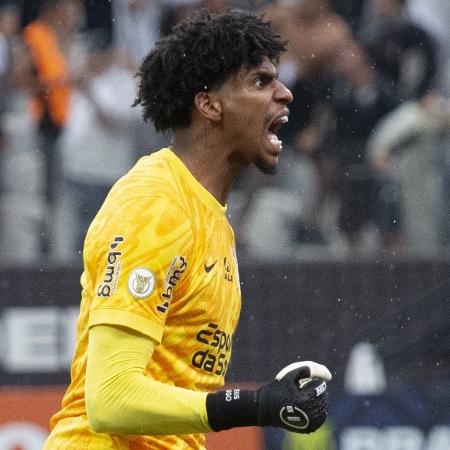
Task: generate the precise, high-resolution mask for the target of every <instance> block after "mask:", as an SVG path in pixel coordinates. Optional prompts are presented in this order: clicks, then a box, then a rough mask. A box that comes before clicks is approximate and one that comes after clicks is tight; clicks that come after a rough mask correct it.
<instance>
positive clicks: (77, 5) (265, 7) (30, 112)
mask: <svg viewBox="0 0 450 450" xmlns="http://www.w3.org/2000/svg"><path fill="white" fill-rule="evenodd" d="M202 7H207V8H209V9H210V10H212V11H215V12H219V11H223V10H225V9H228V8H240V9H246V10H253V11H255V12H263V13H264V14H265V16H266V17H267V18H268V19H270V20H271V21H272V22H273V24H274V25H275V27H276V28H277V30H278V31H279V33H280V34H281V35H283V36H284V37H285V38H286V39H288V40H289V50H288V52H287V54H286V55H283V57H282V60H281V61H280V68H279V70H280V79H281V80H282V81H283V82H284V83H285V84H286V85H287V86H288V87H289V88H290V89H291V90H292V92H293V94H294V102H293V103H292V104H291V107H290V109H291V114H290V119H289V123H288V124H287V125H286V126H285V127H284V128H283V129H282V131H281V134H282V140H283V155H282V157H281V158H280V167H279V173H278V175H277V176H275V177H270V176H266V175H262V174H260V173H258V172H257V170H256V169H250V173H246V174H243V175H242V177H240V178H239V179H238V182H237V183H236V186H235V187H234V189H233V191H232V195H231V198H230V201H229V205H228V214H229V218H230V222H231V223H232V225H233V226H234V228H235V232H236V234H237V241H238V243H239V251H240V252H241V255H247V256H249V257H252V258H280V257H281V258H283V257H292V256H296V257H311V256H312V255H325V256H326V257H347V256H353V255H362V256H364V255H368V256H372V255H376V256H379V255H389V256H395V255H404V254H420V255H431V256H433V255H441V254H442V253H443V254H448V251H449V249H450V3H449V2H448V0H282V1H274V2H268V1H264V0H248V1H246V0H242V1H239V0H235V1H231V2H230V1H227V0H104V1H102V0H95V1H94V0H85V1H84V2H83V1H81V0H40V1H35V0H33V1H32V0H22V1H20V0H16V1H8V0H0V91H1V93H0V161H1V166H0V170H1V177H0V196H1V197H0V244H1V246H2V257H1V261H2V262H6V263H19V264H35V263H36V262H38V261H40V260H44V259H46V260H48V261H52V262H55V263H61V264H67V263H71V262H75V263H76V262H79V261H80V254H81V249H82V243H83V237H84V234H85V232H86V230H87V227H88V226H89V223H90V221H91V220H92V218H93V216H94V215H95V213H96V211H97V210H98V208H99V206H100V205H101V203H102V201H103V199H104V197H105V196H106V194H107V192H108V190H109V188H110V187H111V185H112V184H113V183H114V182H115V181H116V180H117V179H118V178H119V177H120V176H121V175H122V174H123V173H125V172H126V171H127V170H128V169H129V168H130V167H131V166H132V165H133V163H134V162H135V161H136V159H138V158H139V157H141V156H143V155H145V154H149V153H151V152H153V151H155V150H158V149H159V148H161V147H162V146H165V145H167V144H168V142H169V140H170V136H167V135H161V134H158V133H156V132H155V130H154V129H153V128H152V126H151V124H147V123H144V122H143V121H142V120H141V115H140V111H139V110H138V109H137V108H132V107H131V105H132V104H133V101H134V95H135V91H136V87H135V79H134V74H135V73H136V71H137V69H138V67H139V64H140V62H141V61H142V58H143V57H144V56H145V55H146V54H147V53H148V52H149V51H150V50H151V48H152V46H153V45H154V43H155V42H156V40H157V39H158V38H159V37H161V36H163V35H165V34H166V33H167V32H168V31H170V29H171V28H172V27H173V26H174V24H176V23H177V22H178V21H179V20H180V19H181V18H183V17H185V16H188V15H189V14H191V13H192V12H193V11H194V10H196V9H199V8H202ZM162 76H163V74H162ZM446 252H447V253H446Z"/></svg>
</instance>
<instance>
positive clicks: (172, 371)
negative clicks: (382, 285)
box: [47, 149, 241, 450]
mask: <svg viewBox="0 0 450 450" xmlns="http://www.w3.org/2000/svg"><path fill="white" fill-rule="evenodd" d="M225 212H226V208H225V207H223V206H222V205H220V204H219V203H218V202H217V201H216V199H215V198H214V197H213V196H212V195H211V194H210V193H209V192H208V191H207V190H206V189H204V188H203V186H201V185H200V183H199V182H198V181H197V180H196V179H195V178H194V177H193V176H192V174H191V173H190V172H189V171H188V170H187V168H186V167H185V166H184V164H183V163H182V161H181V160H180V159H179V158H178V157H177V156H176V155H175V154H174V153H173V152H172V151H171V150H169V149H163V150H160V151H158V152H155V153H153V154H152V155H150V156H146V157H143V158H141V159H140V160H139V161H138V163H137V164H136V165H135V167H134V168H133V169H132V170H131V171H130V172H129V173H128V174H126V175H125V176H124V177H123V178H121V179H120V180H119V181H118V182H117V183H116V184H115V186H114V187H113V188H112V190H111V192H110V193H109V195H108V197H107V199H106V200H105V203H104V204H103V206H102V208H101V209H100V211H99V213H98V214H97V216H96V218H95V219H94V221H93V223H92V224H91V226H90V228H89V231H88V234H87V237H86V241H85V246H84V252H83V258H84V272H83V275H82V277H81V285H82V301H81V306H80V316H79V319H78V323H77V343H76V351H75V355H74V359H73V363H72V370H71V378H72V379H71V384H70V386H69V387H68V389H67V392H66V394H65V396H64V399H63V402H62V408H61V410H60V411H59V412H58V413H57V414H55V416H53V418H52V420H51V423H50V425H51V429H52V433H51V436H52V437H51V439H52V440H53V442H55V446H54V447H47V448H58V449H61V450H63V449H66V448H72V447H70V446H69V445H68V444H67V442H69V441H68V440H67V436H71V437H70V439H74V440H75V439H78V440H79V442H82V441H83V439H84V440H85V441H86V442H87V443H90V442H92V441H93V439H99V434H98V433H95V432H94V431H93V430H92V429H91V427H90V426H89V423H88V421H87V419H86V404H85V390H84V386H85V381H86V365H87V358H88V341H89V338H88V336H89V329H90V328H92V329H93V328H95V327H96V326H98V325H113V326H119V327H127V328H129V329H131V330H134V331H136V332H139V333H141V334H143V335H144V336H147V337H149V338H151V339H153V340H154V341H156V342H157V343H158V345H157V346H156V347H155V349H154V351H153V354H152V357H151V359H150V360H149V361H148V363H147V366H146V367H145V370H144V373H145V376H146V377H148V378H149V379H150V380H154V381H158V382H161V383H164V384H167V385H172V386H176V387H179V388H184V389H190V390H193V391H201V392H211V391H215V390H217V388H219V387H220V386H223V384H224V377H225V374H226V371H227V367H228V363H229V360H230V356H231V347H232V337H233V334H234V331H235V328H236V325H237V322H238V319H239V313H240V307H241V294H240V286H239V274H238V265H237V259H236V255H235V250H234V234H233V231H232V229H231V227H230V225H229V224H228V221H227V219H226V216H225ZM80 418H81V421H80ZM83 420H84V422H83ZM82 423H84V426H82ZM113 437H114V439H113ZM114 440H115V441H114ZM110 441H111V442H109V441H108V444H107V446H103V447H98V448H102V449H103V448H105V449H120V450H122V449H125V450H141V449H171V450H172V449H173V450H175V449H203V448H204V442H205V440H204V435H203V434H201V433H196V432H195V430H192V433H191V434H185V435H143V436H133V437H129V438H127V442H128V444H127V446H125V444H123V442H124V438H123V437H116V436H113V435H111V439H110ZM116 441H117V442H118V441H120V445H119V444H117V443H116ZM87 445H88V444H86V448H89V447H88V446H87ZM105 445H106V444H105ZM73 448H75V447H73ZM77 448H84V447H82V446H80V447H77Z"/></svg>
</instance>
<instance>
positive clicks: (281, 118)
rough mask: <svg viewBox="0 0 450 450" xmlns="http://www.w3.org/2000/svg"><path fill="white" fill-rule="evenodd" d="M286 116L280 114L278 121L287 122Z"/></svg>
mask: <svg viewBox="0 0 450 450" xmlns="http://www.w3.org/2000/svg"><path fill="white" fill-rule="evenodd" d="M288 120H289V119H288V116H281V117H280V118H279V119H278V122H281V123H286V122H288Z"/></svg>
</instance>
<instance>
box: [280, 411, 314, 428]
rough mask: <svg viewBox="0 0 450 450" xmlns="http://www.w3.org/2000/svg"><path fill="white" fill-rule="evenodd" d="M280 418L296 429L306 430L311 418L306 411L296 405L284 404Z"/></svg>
mask: <svg viewBox="0 0 450 450" xmlns="http://www.w3.org/2000/svg"><path fill="white" fill-rule="evenodd" d="M280 419H281V421H282V422H283V423H284V424H286V425H287V426H288V427H289V428H293V429H294V430H304V429H305V428H308V425H309V418H308V416H307V415H306V413H305V412H304V411H302V410H301V409H300V408H297V407H296V406H291V405H287V406H283V408H281V410H280Z"/></svg>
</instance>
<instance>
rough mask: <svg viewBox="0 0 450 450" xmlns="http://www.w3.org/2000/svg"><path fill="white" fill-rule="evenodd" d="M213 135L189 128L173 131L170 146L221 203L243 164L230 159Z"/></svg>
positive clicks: (224, 148) (225, 148)
mask: <svg viewBox="0 0 450 450" xmlns="http://www.w3.org/2000/svg"><path fill="white" fill-rule="evenodd" d="M213 134H214V133H213V132H211V133H206V130H202V131H201V132H197V133H195V132H194V131H193V130H192V129H183V130H176V131H175V132H174V135H173V138H172V144H171V149H172V151H173V152H174V153H175V154H176V155H177V156H178V157H179V158H180V159H181V160H182V161H183V163H184V164H185V165H186V167H187V168H188V170H189V171H190V172H191V173H192V175H193V176H194V177H195V178H196V179H197V181H198V182H199V183H200V184H201V185H202V186H203V187H204V188H205V189H206V190H207V191H208V192H209V193H210V194H211V195H213V196H214V197H215V198H216V200H217V201H218V202H219V203H220V204H222V205H225V204H226V203H227V200H228V195H229V193H230V190H231V187H232V185H233V182H234V180H235V179H236V177H237V176H238V175H239V173H240V172H241V171H242V170H243V169H244V168H245V165H243V164H242V162H238V161H235V160H233V158H232V156H231V152H230V151H229V150H228V149H227V147H226V145H225V144H224V143H223V142H220V141H219V140H217V139H214V136H213Z"/></svg>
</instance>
